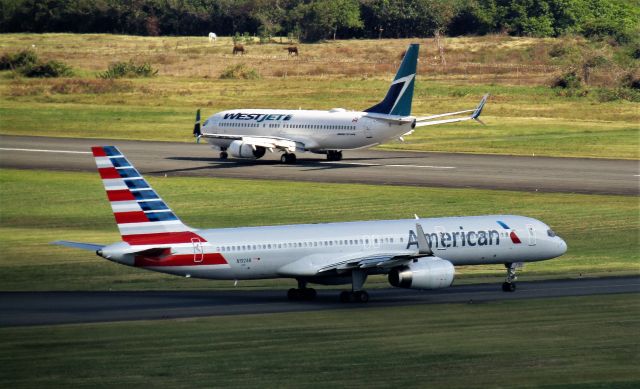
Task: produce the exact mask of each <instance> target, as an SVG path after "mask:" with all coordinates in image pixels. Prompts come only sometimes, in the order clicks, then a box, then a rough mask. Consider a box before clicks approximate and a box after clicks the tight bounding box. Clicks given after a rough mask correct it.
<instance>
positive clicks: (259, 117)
mask: <svg viewBox="0 0 640 389" xmlns="http://www.w3.org/2000/svg"><path fill="white" fill-rule="evenodd" d="M292 117H293V115H285V114H277V113H273V114H268V115H267V114H265V113H242V112H238V113H225V114H224V118H223V119H225V120H228V119H235V120H255V121H257V122H258V123H260V122H263V121H265V120H291V118H292Z"/></svg>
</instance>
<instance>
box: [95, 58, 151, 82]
mask: <svg viewBox="0 0 640 389" xmlns="http://www.w3.org/2000/svg"><path fill="white" fill-rule="evenodd" d="M157 74H158V69H154V68H153V67H152V66H151V64H149V63H148V62H145V63H143V64H141V65H136V64H135V63H133V60H131V61H129V62H116V63H112V64H111V65H109V68H108V69H107V70H106V71H105V72H104V73H100V74H98V77H100V78H105V79H107V78H125V77H126V78H134V77H153V76H155V75H157Z"/></svg>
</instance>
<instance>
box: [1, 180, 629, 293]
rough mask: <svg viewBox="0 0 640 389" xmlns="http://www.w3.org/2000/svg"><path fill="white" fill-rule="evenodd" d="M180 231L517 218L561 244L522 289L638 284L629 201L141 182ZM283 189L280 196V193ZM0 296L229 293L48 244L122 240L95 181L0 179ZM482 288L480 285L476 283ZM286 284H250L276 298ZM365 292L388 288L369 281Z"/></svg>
mask: <svg viewBox="0 0 640 389" xmlns="http://www.w3.org/2000/svg"><path fill="white" fill-rule="evenodd" d="M148 178H149V182H150V183H151V184H152V185H153V186H154V188H155V189H156V190H157V191H158V192H159V193H160V195H161V196H162V197H163V198H164V199H165V200H166V201H167V202H168V203H169V205H170V206H171V207H172V208H173V209H174V211H175V212H176V213H177V214H178V215H179V216H180V217H181V218H182V220H183V221H185V222H186V223H188V224H189V225H191V226H193V227H196V228H215V227H235V226H258V225H266V224H289V223H310V222H331V221H349V220H372V219H398V218H411V217H413V214H414V213H417V214H418V215H420V216H421V217H431V216H458V215H479V214H520V215H526V216H531V217H535V218H538V219H540V220H543V221H545V222H546V223H548V224H549V225H551V226H552V227H553V228H554V230H556V231H557V232H558V234H560V236H562V237H563V238H565V240H566V241H567V243H568V245H569V251H568V253H567V254H566V255H564V256H563V257H561V258H558V259H555V260H551V261H545V262H541V263H535V264H529V265H527V266H526V267H525V270H524V271H523V272H522V278H521V279H533V278H545V277H580V276H595V275H619V274H630V273H631V274H638V273H640V264H639V254H638V251H637V249H638V245H639V240H640V237H639V233H638V232H639V224H640V221H639V220H640V219H639V210H640V204H639V203H638V199H637V198H636V197H631V196H596V195H573V194H549V193H523V192H509V191H489V190H471V189H441V188H414V187H389V186H373V185H353V184H326V183H321V184H316V183H296V182H283V181H261V180H239V179H213V178H183V177H169V178H164V177H148ZM285 189H286V190H285ZM0 220H1V221H2V223H1V226H0V248H1V252H2V255H1V256H0V289H1V290H108V289H128V290H137V289H191V288H230V287H232V283H231V282H225V281H219V282H217V281H208V280H195V279H183V278H179V277H175V276H168V275H162V274H158V273H153V272H148V271H144V270H140V269H133V268H129V267H124V266H120V265H116V264H113V263H111V262H108V261H105V260H104V259H101V258H99V257H97V256H95V255H94V254H93V253H91V252H87V251H81V250H74V249H69V248H63V247H58V246H51V245H49V244H48V242H51V241H54V240H59V239H61V240H76V241H84V242H95V243H112V242H116V241H119V240H120V237H119V235H118V232H117V228H116V226H115V223H114V221H113V216H112V213H111V209H110V207H109V204H108V202H107V201H106V198H105V194H104V190H103V188H102V184H101V182H100V180H99V178H98V176H97V175H96V174H89V173H70V172H49V171H47V172H44V171H22V170H7V169H4V170H0ZM459 270H460V273H461V277H462V280H463V282H466V281H465V280H467V281H469V280H472V279H476V278H480V277H489V279H490V280H492V281H493V280H497V279H496V278H495V277H502V276H503V273H504V269H503V267H502V266H479V267H477V266H474V267H467V268H461V269H459ZM484 279H486V278H484ZM289 284H292V283H291V281H251V282H249V281H247V282H241V283H240V286H241V287H253V288H261V287H279V288H282V287H284V285H289ZM367 285H368V286H369V287H377V286H386V285H387V284H386V281H385V280H384V279H383V278H381V277H379V278H376V277H372V279H371V280H370V282H368V284H367Z"/></svg>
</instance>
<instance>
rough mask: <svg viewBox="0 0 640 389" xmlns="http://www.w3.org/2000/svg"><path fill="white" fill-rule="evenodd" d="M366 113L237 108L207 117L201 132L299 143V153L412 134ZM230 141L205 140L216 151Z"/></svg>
mask: <svg viewBox="0 0 640 389" xmlns="http://www.w3.org/2000/svg"><path fill="white" fill-rule="evenodd" d="M375 116H376V115H375V114H369V113H367V112H357V111H346V110H344V109H341V108H337V109H332V110H330V111H312V110H286V109H275V110H274V109H236V110H230V111H222V112H218V113H216V114H215V115H212V116H210V117H209V118H208V119H207V120H206V121H205V122H204V123H203V126H202V132H203V133H215V134H222V135H225V134H228V135H229V136H244V137H271V138H283V139H288V140H292V141H294V142H297V143H299V145H300V148H299V151H311V152H323V151H326V150H348V149H357V148H363V147H371V146H375V145H377V144H380V143H383V142H386V141H389V140H391V139H394V138H398V137H400V136H402V135H404V134H406V133H408V132H410V131H411V122H406V123H402V124H399V123H397V122H391V121H384V120H380V119H376V118H375ZM232 141H233V140H232V139H220V138H207V142H209V143H210V144H211V145H212V146H214V147H216V148H227V147H229V144H230V143H231V142H232Z"/></svg>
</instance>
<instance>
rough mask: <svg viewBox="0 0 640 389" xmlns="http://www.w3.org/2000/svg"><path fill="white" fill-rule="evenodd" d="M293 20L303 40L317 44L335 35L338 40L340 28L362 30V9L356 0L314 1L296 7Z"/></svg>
mask: <svg viewBox="0 0 640 389" xmlns="http://www.w3.org/2000/svg"><path fill="white" fill-rule="evenodd" d="M292 19H293V20H294V23H295V25H296V26H298V27H299V28H300V31H301V34H302V36H301V38H302V40H304V41H307V42H316V41H319V40H321V39H325V38H327V37H329V36H330V35H331V34H333V39H335V38H336V35H337V32H338V29H340V28H362V26H363V23H362V19H360V7H359V5H358V2H357V1H356V0H312V1H310V2H308V3H301V4H299V5H298V6H296V7H295V8H294V10H293V13H292Z"/></svg>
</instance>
